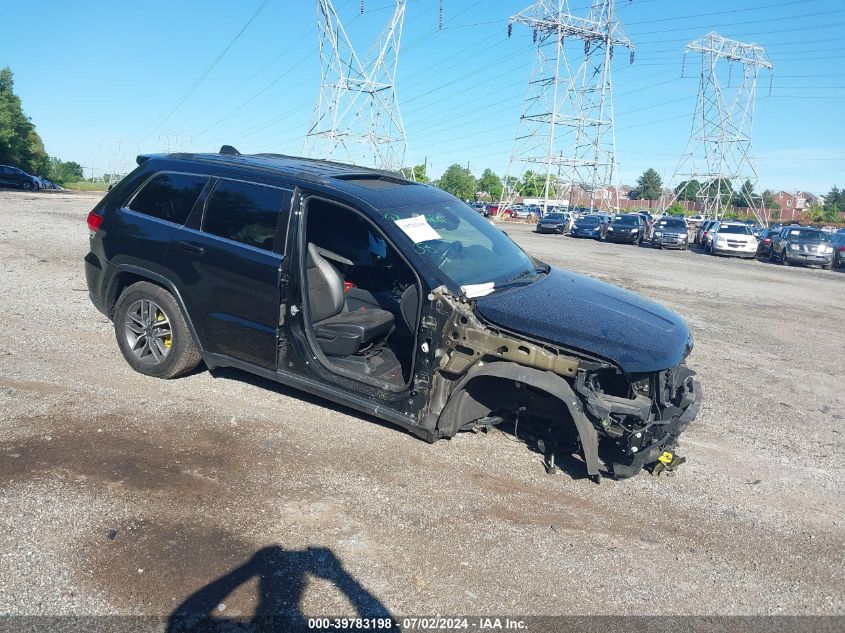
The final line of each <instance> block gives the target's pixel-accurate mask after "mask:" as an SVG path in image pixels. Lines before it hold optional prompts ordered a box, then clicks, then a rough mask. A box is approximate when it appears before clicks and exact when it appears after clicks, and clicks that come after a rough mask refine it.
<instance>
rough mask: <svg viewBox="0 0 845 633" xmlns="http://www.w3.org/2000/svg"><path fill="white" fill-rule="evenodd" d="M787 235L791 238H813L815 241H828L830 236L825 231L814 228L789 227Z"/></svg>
mask: <svg viewBox="0 0 845 633" xmlns="http://www.w3.org/2000/svg"><path fill="white" fill-rule="evenodd" d="M787 237H788V238H789V239H791V240H815V241H817V242H829V241H830V237H829V236H828V235H827V234H826V233H824V232H823V231H818V230H815V229H790V230H789V234H788V235H787Z"/></svg>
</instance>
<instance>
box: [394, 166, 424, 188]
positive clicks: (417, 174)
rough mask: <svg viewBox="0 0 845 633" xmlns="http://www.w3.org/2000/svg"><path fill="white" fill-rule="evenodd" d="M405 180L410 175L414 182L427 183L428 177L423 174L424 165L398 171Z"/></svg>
mask: <svg viewBox="0 0 845 633" xmlns="http://www.w3.org/2000/svg"><path fill="white" fill-rule="evenodd" d="M399 171H400V172H401V174H402V175H403V176H405V178H410V177H411V175H413V177H414V181H415V182H422V183H426V182H428V181H429V180H428V175H427V174H426V173H425V164H421V165H414V166H413V167H403V168H402V169H401V170H399Z"/></svg>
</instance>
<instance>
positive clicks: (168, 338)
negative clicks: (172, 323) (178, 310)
mask: <svg viewBox="0 0 845 633" xmlns="http://www.w3.org/2000/svg"><path fill="white" fill-rule="evenodd" d="M163 321H164V312H162V311H161V310H156V323H161V322H163ZM163 340H164V346H165V347H166V348H167V349H170V346H171V345H172V344H173V340H172V338H171V335H170V334H168V335H167V336H165V337H164V339H163Z"/></svg>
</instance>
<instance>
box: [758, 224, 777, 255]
mask: <svg viewBox="0 0 845 633" xmlns="http://www.w3.org/2000/svg"><path fill="white" fill-rule="evenodd" d="M778 233H780V229H763V230H762V231H760V234H759V235H758V236H757V257H769V255H771V253H772V240H773V239H774V238H775V237H776V236H777V234H778Z"/></svg>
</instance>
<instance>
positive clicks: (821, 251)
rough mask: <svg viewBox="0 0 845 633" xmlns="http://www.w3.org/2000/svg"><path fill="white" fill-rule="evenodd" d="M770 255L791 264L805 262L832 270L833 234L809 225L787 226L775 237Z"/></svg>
mask: <svg viewBox="0 0 845 633" xmlns="http://www.w3.org/2000/svg"><path fill="white" fill-rule="evenodd" d="M769 257H770V258H771V259H772V261H779V262H781V263H782V264H787V265H789V266H791V265H793V264H803V265H804V266H821V267H822V268H824V269H825V270H830V269H831V268H832V267H833V244H831V236H830V235H828V234H827V233H825V232H824V231H820V230H819V229H814V228H811V227H808V226H787V227H786V228H784V229H781V232H780V233H779V234H778V236H777V237H776V238H775V239H774V241H773V243H772V250H771V254H770V255H769Z"/></svg>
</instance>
